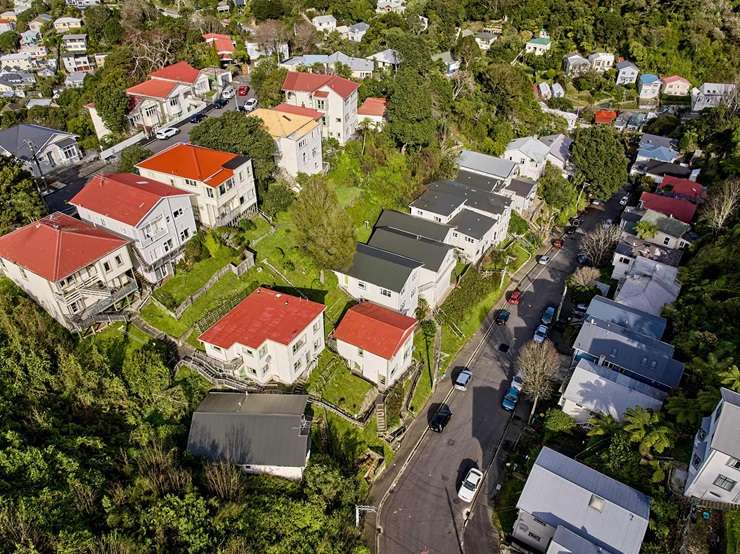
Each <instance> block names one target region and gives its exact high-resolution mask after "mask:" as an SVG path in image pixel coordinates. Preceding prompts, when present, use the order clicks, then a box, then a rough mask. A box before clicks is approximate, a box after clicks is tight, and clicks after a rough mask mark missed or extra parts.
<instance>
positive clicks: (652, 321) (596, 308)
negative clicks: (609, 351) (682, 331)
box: [586, 296, 668, 339]
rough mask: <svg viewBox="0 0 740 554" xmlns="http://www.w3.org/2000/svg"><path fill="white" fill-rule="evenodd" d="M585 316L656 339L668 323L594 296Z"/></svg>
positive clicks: (640, 311)
mask: <svg viewBox="0 0 740 554" xmlns="http://www.w3.org/2000/svg"><path fill="white" fill-rule="evenodd" d="M586 314H587V316H590V317H594V318H596V319H600V320H602V321H607V322H609V323H614V324H616V325H620V326H622V327H624V328H626V329H631V330H632V331H635V332H637V333H640V334H643V335H647V336H649V337H653V338H656V339H659V338H661V337H662V336H663V333H665V328H666V325H667V323H668V322H667V321H666V320H665V319H663V318H662V317H658V316H656V315H652V314H649V313H647V312H643V311H642V310H639V309H637V308H632V307H630V306H625V305H623V304H620V303H618V302H615V301H614V300H610V299H608V298H605V297H604V296H594V297H593V298H592V299H591V303H590V304H589V305H588V309H587V310H586Z"/></svg>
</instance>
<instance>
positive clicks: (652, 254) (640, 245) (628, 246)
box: [615, 234, 683, 266]
mask: <svg viewBox="0 0 740 554" xmlns="http://www.w3.org/2000/svg"><path fill="white" fill-rule="evenodd" d="M622 236H623V237H624V238H622V240H620V241H619V242H618V243H617V247H616V249H615V252H616V253H617V254H621V255H622V256H628V257H630V258H637V257H638V256H642V257H643V258H647V259H649V260H654V261H656V262H660V263H662V264H666V265H672V266H678V264H679V263H681V257H682V256H683V250H681V249H676V248H667V247H665V246H658V245H657V244H653V243H652V242H648V241H646V240H642V239H641V238H639V237H637V236H636V235H629V234H628V235H627V236H624V235H622Z"/></svg>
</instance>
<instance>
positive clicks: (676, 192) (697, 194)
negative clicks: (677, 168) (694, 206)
mask: <svg viewBox="0 0 740 554" xmlns="http://www.w3.org/2000/svg"><path fill="white" fill-rule="evenodd" d="M658 190H659V191H661V192H662V193H663V194H667V195H669V196H673V197H676V198H685V199H686V200H691V201H692V202H694V203H697V202H700V201H702V200H703V199H704V198H706V195H707V191H706V189H705V188H704V186H703V185H700V184H699V183H697V182H696V181H692V180H691V179H682V178H680V177H674V176H673V175H666V176H665V177H663V180H662V181H661V182H660V184H659V185H658Z"/></svg>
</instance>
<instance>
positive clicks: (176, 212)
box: [172, 208, 182, 218]
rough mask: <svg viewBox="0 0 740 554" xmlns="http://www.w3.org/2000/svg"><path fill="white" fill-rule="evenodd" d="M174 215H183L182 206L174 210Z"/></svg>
mask: <svg viewBox="0 0 740 554" xmlns="http://www.w3.org/2000/svg"><path fill="white" fill-rule="evenodd" d="M172 215H173V216H174V217H176V218H177V217H180V216H181V215H182V208H177V209H176V210H175V211H174V212H172Z"/></svg>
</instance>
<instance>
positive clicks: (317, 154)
mask: <svg viewBox="0 0 740 554" xmlns="http://www.w3.org/2000/svg"><path fill="white" fill-rule="evenodd" d="M321 127H322V126H321V124H320V123H319V125H318V126H317V127H315V128H314V129H312V130H311V131H310V132H309V133H306V134H305V135H303V136H302V137H297V138H296V137H280V138H278V139H276V142H277V145H278V150H279V153H280V159H279V160H278V165H279V166H280V167H281V168H283V169H284V170H285V171H286V172H287V173H288V175H292V176H293V177H296V176H297V175H298V174H299V173H306V174H307V175H315V174H316V173H320V172H321V170H322V168H323V164H324V158H323V153H322V149H321Z"/></svg>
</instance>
